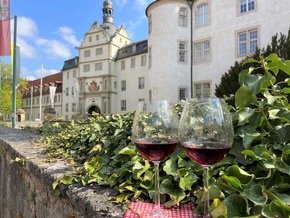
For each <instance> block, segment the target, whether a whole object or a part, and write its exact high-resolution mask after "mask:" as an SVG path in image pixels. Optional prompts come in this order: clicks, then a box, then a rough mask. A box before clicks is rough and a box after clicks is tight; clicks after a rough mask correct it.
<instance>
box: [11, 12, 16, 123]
mask: <svg viewBox="0 0 290 218" xmlns="http://www.w3.org/2000/svg"><path fill="white" fill-rule="evenodd" d="M16 36H17V16H14V39H13V43H14V44H13V80H12V128H15V121H16Z"/></svg>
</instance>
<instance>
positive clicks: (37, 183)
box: [0, 126, 125, 218]
mask: <svg viewBox="0 0 290 218" xmlns="http://www.w3.org/2000/svg"><path fill="white" fill-rule="evenodd" d="M37 137H38V136H37V135H34V134H31V133H27V132H25V131H23V130H18V129H10V128H5V127H2V126H0V218H2V217H54V218H58V217H90V218H92V217H96V218H98V217H100V218H105V217H108V218H109V217H112V218H121V217H123V214H124V212H125V211H124V210H123V208H122V205H114V204H112V203H109V200H111V199H112V198H113V197H114V196H116V194H117V191H116V190H112V189H110V188H104V187H96V188H87V187H81V186H78V185H71V186H69V187H65V188H64V189H62V190H61V193H62V197H56V196H54V195H53V190H52V183H53V182H54V181H55V180H56V178H58V176H59V175H62V174H64V173H68V172H69V171H70V169H69V167H68V166H66V164H65V163H64V162H63V161H61V160H58V161H57V162H55V163H45V162H44V156H43V154H42V153H43V148H42V147H37V146H34V145H33V144H32V143H31V142H32V140H34V139H36V138H37ZM17 157H18V158H20V159H21V160H25V164H21V163H20V162H17V163H16V162H15V161H14V160H15V158H17ZM1 177H2V178H1ZM8 181H9V182H8ZM23 189H24V190H23ZM13 192H16V193H13ZM33 193H34V194H33ZM11 196H12V198H13V196H14V197H15V196H17V198H23V199H24V200H26V201H23V203H20V202H18V201H16V203H15V204H14V205H11V204H9V202H13V201H14V200H13V199H9V198H11ZM1 198H2V200H1ZM31 198H32V199H31ZM54 198H55V199H54ZM39 202H41V204H44V205H45V207H43V206H39V205H40V203H39ZM9 207H10V208H9ZM31 208H33V210H32V211H31ZM40 210H42V211H40ZM58 210H61V211H58ZM1 211H4V212H3V213H4V214H2V212H1ZM43 214H45V216H43ZM56 214H58V215H56ZM60 214H62V215H61V216H60Z"/></svg>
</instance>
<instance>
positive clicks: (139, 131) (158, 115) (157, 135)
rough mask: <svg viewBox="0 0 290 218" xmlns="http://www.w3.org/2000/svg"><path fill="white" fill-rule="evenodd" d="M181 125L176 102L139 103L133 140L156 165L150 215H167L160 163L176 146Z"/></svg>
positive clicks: (134, 123) (133, 129)
mask: <svg viewBox="0 0 290 218" xmlns="http://www.w3.org/2000/svg"><path fill="white" fill-rule="evenodd" d="M178 126H179V119H178V116H177V114H176V111H175V108H174V104H173V103H171V102H169V101H166V100H164V101H152V102H148V103H145V102H139V104H138V107H137V110H136V113H135V117H134V122H133V127H132V142H133V143H134V144H135V145H136V148H137V149H138V151H139V153H140V154H141V155H142V156H143V157H144V158H146V159H148V160H149V161H151V162H153V164H154V166H155V208H154V210H153V211H151V212H150V214H149V217H167V214H166V213H165V212H164V211H163V210H162V209H161V207H160V191H159V163H160V161H162V160H164V159H165V158H167V157H168V156H169V155H170V154H171V153H172V152H174V150H175V149H176V147H177V144H178Z"/></svg>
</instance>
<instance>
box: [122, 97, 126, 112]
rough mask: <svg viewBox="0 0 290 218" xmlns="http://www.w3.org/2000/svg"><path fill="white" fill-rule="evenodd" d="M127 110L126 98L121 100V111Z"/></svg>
mask: <svg viewBox="0 0 290 218" xmlns="http://www.w3.org/2000/svg"><path fill="white" fill-rule="evenodd" d="M126 110H127V102H126V100H121V111H126Z"/></svg>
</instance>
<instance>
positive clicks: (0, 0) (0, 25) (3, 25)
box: [0, 0, 11, 56]
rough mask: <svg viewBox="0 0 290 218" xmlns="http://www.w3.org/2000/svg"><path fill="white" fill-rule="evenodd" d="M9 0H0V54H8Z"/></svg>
mask: <svg viewBox="0 0 290 218" xmlns="http://www.w3.org/2000/svg"><path fill="white" fill-rule="evenodd" d="M10 41H11V32H10V0H0V56H10V54H11V50H10Z"/></svg>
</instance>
